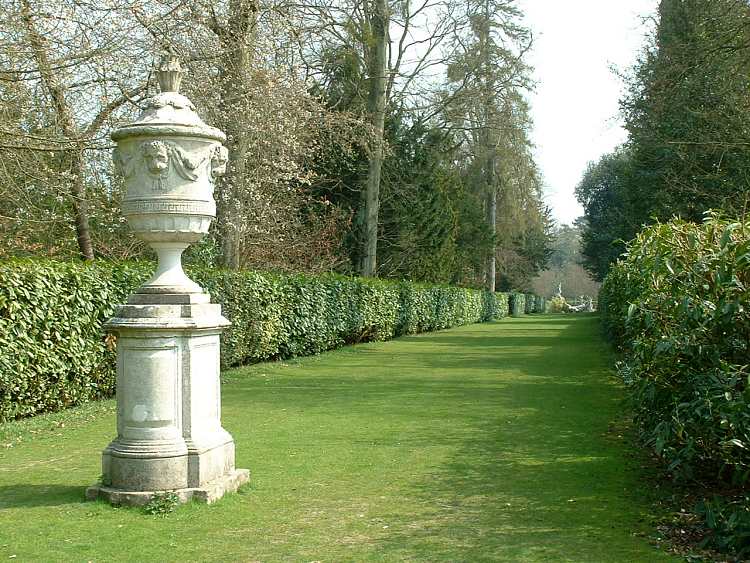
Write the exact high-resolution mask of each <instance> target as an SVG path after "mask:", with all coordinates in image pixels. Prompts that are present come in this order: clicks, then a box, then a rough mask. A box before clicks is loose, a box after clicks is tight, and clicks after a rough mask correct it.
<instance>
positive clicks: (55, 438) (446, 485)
mask: <svg viewBox="0 0 750 563" xmlns="http://www.w3.org/2000/svg"><path fill="white" fill-rule="evenodd" d="M610 362H611V358H610V357H609V356H608V355H607V353H606V350H605V348H604V346H603V344H602V343H601V341H600V339H599V337H598V324H597V319H596V318H595V317H593V316H581V317H562V316H540V317H526V318H521V319H504V320H502V321H499V322H496V323H488V324H483V325H473V326H470V327H464V328H459V329H453V330H448V331H443V332H439V333H433V334H427V335H421V336H417V337H409V338H403V339H399V340H396V341H392V342H388V343H378V344H367V345H360V346H356V347H352V348H347V349H344V350H340V351H337V352H333V353H329V354H325V355H322V356H319V357H315V358H303V359H300V360H296V361H290V362H285V363H271V364H259V365H256V366H252V367H249V368H243V369H238V370H234V371H231V372H228V373H226V374H225V378H226V382H225V385H224V387H223V404H224V406H223V409H224V410H223V420H224V426H225V427H226V428H227V429H228V430H229V431H230V432H231V433H232V434H233V435H234V437H235V440H236V442H237V459H238V466H239V467H246V468H249V469H250V470H251V472H252V477H251V479H252V481H251V484H250V485H249V486H246V487H244V488H243V489H241V491H240V492H239V493H237V494H235V495H231V496H228V497H225V498H224V499H222V500H221V501H220V502H218V503H216V504H214V505H210V506H205V505H197V504H195V505H186V506H183V507H180V508H179V509H178V510H177V511H176V512H174V513H172V514H170V515H168V516H166V517H156V516H149V515H147V514H144V513H143V512H142V511H141V510H139V509H126V508H119V509H115V508H112V507H110V506H109V505H107V504H104V503H101V502H97V503H86V502H83V500H82V499H83V491H84V488H85V487H86V486H87V485H89V484H91V483H93V482H94V481H96V479H97V477H98V475H99V461H100V450H101V449H102V448H103V447H104V446H105V445H106V444H107V443H108V441H109V440H110V439H111V438H112V432H113V429H114V402H112V401H106V402H103V403H99V404H95V405H88V406H85V407H83V408H79V409H74V410H71V411H68V412H66V413H61V414H57V415H49V416H44V417H38V418H37V419H34V420H31V421H24V422H21V423H11V424H6V425H4V426H2V425H0V560H2V559H9V558H11V557H13V558H14V559H15V560H16V561H177V560H181V561H307V562H310V561H326V562H334V561H335V562H338V561H470V562H478V561H596V562H603V561H623V562H624V561H628V562H630V561H644V562H645V561H647V562H656V561H669V560H676V559H672V558H671V557H669V556H667V555H665V554H663V553H661V552H659V551H658V550H657V549H655V548H654V547H652V546H651V545H650V544H649V542H648V539H647V538H646V537H644V536H645V535H647V534H648V532H649V520H650V514H649V510H650V506H649V503H648V501H647V500H645V499H644V498H643V495H642V489H643V485H642V483H640V482H639V477H640V476H639V472H638V469H637V467H638V464H637V463H636V462H635V461H631V459H630V456H629V452H628V446H627V442H626V441H624V440H623V439H622V438H618V434H617V431H616V430H615V431H612V428H613V427H612V426H611V424H612V422H613V421H617V420H618V419H619V418H620V417H621V413H622V405H621V396H622V393H621V389H619V388H618V387H617V385H616V384H615V383H614V381H613V379H612V378H611V376H610V375H609V372H608V366H609V365H610Z"/></svg>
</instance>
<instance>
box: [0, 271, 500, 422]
mask: <svg viewBox="0 0 750 563" xmlns="http://www.w3.org/2000/svg"><path fill="white" fill-rule="evenodd" d="M152 270H153V264H151V263H117V264H112V263H104V262H95V263H92V264H79V263H76V264H72V263H60V262H53V261H40V260H19V261H9V262H4V263H0V421H3V420H9V419H14V418H20V417H24V416H31V415H34V414H37V413H41V412H45V411H52V410H58V409H61V408H65V407H67V406H71V405H75V404H79V403H82V402H85V401H89V400H92V399H97V398H101V397H105V396H110V395H112V393H113V392H114V384H115V353H114V351H113V350H111V349H110V348H112V346H111V344H112V343H111V342H110V343H108V342H107V341H105V335H104V333H103V331H102V323H103V322H104V320H106V319H107V318H108V317H110V316H112V314H113V313H114V311H115V308H116V306H117V304H119V303H123V302H124V301H125V299H126V297H127V296H128V295H129V294H130V293H131V292H132V291H133V290H134V289H135V288H137V287H138V286H139V285H140V284H141V283H143V282H144V281H145V280H146V279H148V277H149V275H150V273H151V272H152ZM188 273H189V275H190V276H191V277H192V278H193V279H194V280H195V281H197V282H198V283H199V284H201V286H202V287H203V288H204V289H205V290H206V291H208V292H209V293H210V294H211V297H212V300H213V301H214V302H218V303H222V308H223V312H224V315H225V316H226V317H227V318H228V319H230V320H231V321H232V326H231V327H230V328H229V329H228V330H226V331H225V332H224V334H223V335H222V349H221V354H222V358H221V359H222V365H223V367H229V366H236V365H241V364H246V363H252V362H258V361H262V360H266V359H273V358H285V357H291V356H300V355H308V354H317V353H319V352H322V351H325V350H329V349H332V348H336V347H339V346H342V345H344V344H349V343H355V342H363V341H372V340H386V339H389V338H393V337H394V336H400V335H405V334H414V333H419V332H426V331H432V330H440V329H444V328H448V327H452V326H459V325H465V324H469V323H475V322H481V321H488V320H491V319H499V318H502V317H505V316H507V315H508V307H509V303H508V295H507V294H504V293H495V294H491V293H488V292H485V291H480V290H473V289H463V288H457V287H449V286H434V285H425V284H416V283H409V282H393V281H384V280H377V279H364V278H351V277H343V276H334V275H330V276H319V277H315V276H303V275H275V274H267V273H259V272H252V271H243V272H231V271H223V270H209V269H202V268H188ZM108 344H109V345H108Z"/></svg>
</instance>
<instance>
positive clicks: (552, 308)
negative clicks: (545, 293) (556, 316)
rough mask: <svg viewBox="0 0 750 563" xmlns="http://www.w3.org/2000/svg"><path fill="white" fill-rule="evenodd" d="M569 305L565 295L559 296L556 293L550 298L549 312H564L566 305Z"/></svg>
mask: <svg viewBox="0 0 750 563" xmlns="http://www.w3.org/2000/svg"><path fill="white" fill-rule="evenodd" d="M566 306H567V302H566V301H565V297H563V296H562V295H561V296H559V297H558V296H557V295H555V296H554V297H553V298H552V299H550V300H549V305H548V308H549V312H550V313H563V312H564V311H565V307H566Z"/></svg>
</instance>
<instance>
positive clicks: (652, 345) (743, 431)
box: [599, 216, 750, 552]
mask: <svg viewBox="0 0 750 563" xmlns="http://www.w3.org/2000/svg"><path fill="white" fill-rule="evenodd" d="M599 307H600V314H601V318H602V322H603V324H604V327H605V329H606V332H607V333H608V335H609V337H610V338H611V339H612V340H613V341H614V342H615V343H616V344H617V345H618V346H619V347H620V349H621V351H622V352H623V361H622V362H621V363H620V373H621V375H622V376H623V378H624V380H625V382H626V384H627V385H628V389H629V392H630V395H631V397H632V403H633V408H634V412H635V420H636V423H637V427H638V430H639V432H640V435H641V437H642V439H643V440H644V441H645V443H646V444H648V445H649V446H651V447H652V448H653V449H654V450H655V451H656V453H657V454H659V455H660V456H661V457H662V458H663V459H664V460H665V462H666V464H667V467H668V470H669V471H670V472H672V473H673V474H674V475H675V476H677V477H680V478H682V479H700V480H701V481H704V482H705V481H707V480H711V479H716V480H717V481H718V482H719V483H721V485H720V486H724V487H730V486H731V487H737V486H743V487H746V486H747V485H748V479H749V478H750V471H748V468H749V467H750V384H749V382H748V377H749V376H750V370H749V369H748V363H749V358H750V315H748V310H749V309H750V222H746V223H740V222H735V221H729V220H724V219H721V218H718V217H716V216H709V217H708V218H707V220H706V221H705V222H704V223H703V224H702V225H696V224H693V223H687V222H685V221H682V220H674V221H671V222H670V223H666V224H661V223H659V224H656V225H653V226H652V227H649V228H647V229H645V230H644V231H643V232H642V233H641V234H640V235H638V237H636V239H635V240H633V241H632V242H631V243H629V245H628V250H627V254H626V256H625V258H624V259H622V260H620V261H619V262H618V263H616V264H615V265H614V266H613V267H612V268H611V270H610V272H609V274H608V275H607V277H606V279H605V280H604V283H603V285H602V287H601V290H600V297H599ZM714 505H715V506H714ZM720 505H721V506H724V505H723V504H721V503H714V504H711V503H708V504H706V505H705V506H706V508H705V510H704V512H705V514H706V515H707V516H706V518H707V523H708V525H709V527H712V528H714V529H715V530H716V531H717V535H719V536H721V535H722V534H724V535H725V537H724V539H721V540H720V541H719V542H718V543H722V542H724V543H725V545H732V546H733V547H735V548H737V549H740V550H746V551H748V552H750V517H749V516H748V514H750V501H749V500H748V499H744V500H743V501H742V502H741V503H740V505H741V508H740V509H739V510H735V509H734V508H733V509H732V510H730V509H729V508H728V507H731V506H733V505H732V504H731V503H730V504H727V505H726V507H725V508H727V509H726V510H723V509H722V510H718V509H716V508H715V507H716V506H720ZM711 506H714V509H711V508H710V507H711ZM735 508H736V507H735ZM712 511H713V512H712ZM708 514H712V516H710V517H709V516H708ZM722 514H723V516H721V515H722ZM738 519H739V520H738ZM740 520H741V522H742V526H745V531H743V532H742V533H739V532H738V530H739V528H740V523H739V522H740ZM722 526H723V527H724V528H722ZM733 526H734V528H733ZM745 532H747V533H745ZM725 540H726V541H725Z"/></svg>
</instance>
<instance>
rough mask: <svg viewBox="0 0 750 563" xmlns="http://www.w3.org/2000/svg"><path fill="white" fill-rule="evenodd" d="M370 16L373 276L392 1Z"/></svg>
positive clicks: (367, 237) (369, 261)
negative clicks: (389, 5) (389, 11)
mask: <svg viewBox="0 0 750 563" xmlns="http://www.w3.org/2000/svg"><path fill="white" fill-rule="evenodd" d="M372 5H373V8H374V11H373V13H372V14H371V18H370V24H371V25H370V27H371V32H372V49H371V50H370V52H369V58H370V60H369V61H368V63H369V64H368V72H369V75H370V76H369V91H368V96H367V112H368V114H369V117H370V123H371V124H372V128H373V142H372V147H371V150H370V154H369V158H368V163H367V164H368V165H367V184H366V186H365V198H364V199H365V202H364V203H365V214H364V249H363V250H364V251H363V253H362V254H363V256H362V268H361V271H360V273H361V274H362V275H363V276H365V277H373V276H375V274H376V273H377V251H378V211H379V208H380V172H381V170H382V168H383V129H384V124H385V105H386V99H385V90H386V75H385V73H386V48H387V43H388V20H389V14H388V4H387V2H386V0H373V4H372Z"/></svg>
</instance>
